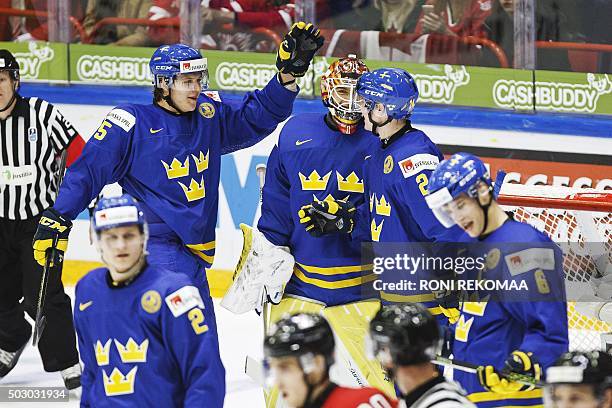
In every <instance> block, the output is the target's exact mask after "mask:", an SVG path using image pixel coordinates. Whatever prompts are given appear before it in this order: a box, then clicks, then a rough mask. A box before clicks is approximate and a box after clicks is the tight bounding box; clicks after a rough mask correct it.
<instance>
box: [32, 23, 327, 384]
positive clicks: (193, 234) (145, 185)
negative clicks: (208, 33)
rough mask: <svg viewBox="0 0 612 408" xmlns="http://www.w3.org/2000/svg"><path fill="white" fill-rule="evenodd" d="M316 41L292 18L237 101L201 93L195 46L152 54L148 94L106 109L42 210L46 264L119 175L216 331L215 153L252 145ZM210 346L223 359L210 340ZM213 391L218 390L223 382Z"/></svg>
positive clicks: (278, 116)
mask: <svg viewBox="0 0 612 408" xmlns="http://www.w3.org/2000/svg"><path fill="white" fill-rule="evenodd" d="M322 44H323V38H322V37H321V36H320V35H319V31H318V30H317V29H315V28H314V27H313V26H312V24H305V23H303V22H300V23H296V24H294V25H293V27H292V28H291V30H290V32H289V33H288V34H287V35H286V36H285V39H284V41H283V43H282V44H281V45H280V47H279V51H278V54H277V60H276V65H277V67H278V69H279V74H278V75H276V76H274V77H273V78H272V79H271V80H270V82H269V83H268V84H267V85H266V86H265V87H264V88H263V89H262V90H257V91H254V92H249V93H247V94H246V95H245V97H244V99H243V101H242V103H240V104H230V103H225V102H222V101H221V98H220V97H219V94H218V93H216V92H204V93H202V90H203V89H205V88H206V82H207V81H206V80H207V78H208V70H207V62H206V59H205V58H202V55H201V54H200V52H199V51H197V50H195V49H193V48H190V47H188V46H186V45H181V44H176V45H165V46H161V47H159V48H158V49H157V50H156V51H155V52H154V54H153V56H152V58H151V61H150V63H149V66H150V68H151V72H152V74H153V78H154V93H153V95H154V101H153V103H152V104H149V105H136V104H126V105H120V106H118V107H116V108H115V109H113V110H112V111H111V112H110V113H109V114H108V115H107V116H106V118H105V119H104V120H103V122H102V124H101V125H100V127H99V128H98V130H97V132H96V133H95V134H94V135H93V137H92V138H91V139H90V140H89V141H88V143H87V145H86V147H85V149H84V150H83V154H82V155H81V157H80V159H79V160H78V161H77V162H76V163H75V164H74V165H73V166H72V167H71V168H70V169H69V171H68V172H67V174H66V177H65V179H64V182H63V184H62V186H61V188H60V191H59V195H58V198H57V200H56V202H55V205H54V207H52V208H49V209H47V210H46V211H45V212H44V213H43V214H42V217H41V221H40V223H39V226H38V230H37V232H36V234H35V236H34V243H33V247H34V257H35V259H36V260H37V261H38V262H39V263H41V264H44V263H45V257H46V256H47V252H48V250H49V249H50V247H51V246H52V245H53V242H54V241H57V249H58V250H57V251H56V253H59V254H60V256H58V257H57V259H55V260H54V262H59V261H61V254H62V253H63V252H64V251H65V250H66V247H67V241H68V234H69V231H70V228H71V225H72V223H71V220H72V219H74V218H76V217H77V215H78V214H79V213H80V212H81V211H82V210H83V209H84V208H85V207H86V206H87V204H88V203H89V202H90V201H91V200H92V199H93V198H94V197H96V196H97V195H98V193H99V192H100V191H101V190H102V188H103V187H104V185H106V184H111V183H114V182H118V183H119V185H121V187H122V188H123V190H124V191H125V192H126V193H129V194H131V195H132V196H133V197H134V198H136V199H137V200H139V202H140V203H141V204H142V207H143V211H144V213H145V215H146V217H147V220H148V222H149V227H150V235H151V236H150V241H149V250H150V261H151V263H152V264H155V265H157V266H160V267H163V268H165V269H168V270H169V271H172V272H182V273H185V274H187V275H188V276H189V277H190V278H191V279H193V280H194V282H196V283H197V285H198V287H199V288H200V289H201V294H202V298H203V300H204V304H205V308H204V317H205V320H206V322H205V324H207V325H208V328H209V331H210V333H212V336H211V337H216V323H215V316H214V310H213V303H212V300H211V298H210V294H209V289H208V283H207V281H206V268H208V267H210V266H211V264H212V263H213V258H214V253H215V226H216V223H217V207H218V190H219V177H220V167H221V155H222V154H227V153H231V152H233V151H236V150H239V149H242V148H245V147H248V146H251V145H254V144H255V143H257V142H259V141H260V140H261V139H263V138H264V137H265V136H266V135H268V134H270V133H271V132H272V131H273V130H274V128H275V127H276V126H277V124H278V123H280V122H281V121H283V120H285V119H286V118H287V117H289V115H290V113H291V110H292V105H293V101H294V100H295V97H296V95H297V86H296V84H295V77H299V76H303V75H305V73H306V71H307V70H308V66H309V64H310V61H311V60H312V58H313V56H314V54H315V52H316V51H317V50H318V49H319V48H320V47H321V45H322ZM213 343H214V342H213ZM209 352H210V353H211V355H216V356H217V358H218V359H220V358H219V352H218V347H217V345H216V344H212V345H211V347H210V349H209ZM219 364H220V361H219ZM214 392H216V393H219V394H220V395H223V393H224V389H223V387H217V388H215V390H214Z"/></svg>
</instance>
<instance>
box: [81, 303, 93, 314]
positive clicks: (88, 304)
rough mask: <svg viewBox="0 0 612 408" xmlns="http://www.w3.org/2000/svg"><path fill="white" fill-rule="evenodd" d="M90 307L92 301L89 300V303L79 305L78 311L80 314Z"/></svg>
mask: <svg viewBox="0 0 612 408" xmlns="http://www.w3.org/2000/svg"><path fill="white" fill-rule="evenodd" d="M91 305H93V300H90V301H89V302H85V303H79V310H80V311H81V312H82V311H83V310H85V309H87V308H88V307H89V306H91Z"/></svg>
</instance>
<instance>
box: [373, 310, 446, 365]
mask: <svg viewBox="0 0 612 408" xmlns="http://www.w3.org/2000/svg"><path fill="white" fill-rule="evenodd" d="M370 337H371V339H372V342H373V344H372V347H373V349H374V350H372V351H373V352H374V355H375V356H377V357H379V356H380V353H385V352H387V351H388V353H389V356H388V357H389V358H390V359H391V361H389V362H388V363H389V364H392V365H394V366H409V365H413V364H421V363H425V362H428V361H431V359H433V358H434V357H435V356H436V354H438V352H439V350H440V348H441V346H442V339H441V336H440V330H439V328H438V324H437V322H436V319H435V318H434V317H433V316H432V314H431V313H430V312H429V311H428V310H427V308H426V307H424V306H423V305H421V304H419V303H403V304H400V305H389V306H383V307H381V308H380V310H379V311H378V313H376V316H374V319H372V321H371V322H370ZM379 358H380V357H379ZM383 364H384V362H383Z"/></svg>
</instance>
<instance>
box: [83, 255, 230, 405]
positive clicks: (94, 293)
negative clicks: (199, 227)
mask: <svg viewBox="0 0 612 408" xmlns="http://www.w3.org/2000/svg"><path fill="white" fill-rule="evenodd" d="M203 307H204V304H203V302H202V298H201V297H200V294H199V291H198V289H197V288H196V287H195V286H194V283H193V281H192V280H191V279H190V278H188V277H187V276H186V275H183V274H180V273H176V274H173V275H172V279H168V273H167V271H165V270H161V269H159V268H156V267H152V266H147V267H145V268H144V270H143V271H142V272H141V273H140V274H139V275H137V276H136V277H135V279H134V280H133V281H132V282H131V283H130V284H129V285H127V286H113V283H112V281H111V280H110V276H109V272H108V269H106V268H99V269H95V270H93V271H91V272H90V273H89V274H87V275H86V276H85V277H83V279H81V280H80V281H79V283H78V284H77V287H76V299H75V308H74V321H75V327H76V331H77V334H78V338H79V352H80V355H81V359H82V361H83V363H84V369H83V375H82V377H81V383H82V387H83V393H82V397H81V406H83V407H89V406H92V407H98V406H106V407H134V406H147V407H183V406H186V407H222V406H223V400H224V394H225V393H224V390H225V382H224V381H225V373H224V369H223V366H222V365H221V363H220V362H219V360H218V359H217V358H213V359H211V358H210V356H211V352H210V350H211V349H214V347H216V339H215V338H214V335H213V334H211V333H210V332H208V326H207V322H206V321H205V320H204V315H203V312H202V308H203ZM213 354H214V353H213ZM213 357H214V356H213Z"/></svg>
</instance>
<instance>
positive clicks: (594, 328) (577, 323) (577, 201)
mask: <svg viewBox="0 0 612 408" xmlns="http://www.w3.org/2000/svg"><path fill="white" fill-rule="evenodd" d="M498 201H499V203H500V204H502V205H503V207H504V209H505V210H507V211H512V212H513V214H514V218H515V220H517V221H521V222H527V223H529V224H531V225H533V226H534V227H535V228H537V229H538V230H540V231H542V232H544V233H546V234H547V235H548V236H549V237H550V238H551V239H552V240H553V241H555V242H556V243H557V244H559V246H560V247H561V249H562V250H563V253H564V261H563V262H564V264H563V266H564V271H565V282H566V289H567V291H568V300H570V301H568V326H569V340H570V350H581V351H588V350H595V349H602V348H603V347H604V343H603V339H604V337H605V336H606V334H609V333H611V332H612V327H611V326H610V325H609V324H606V323H605V322H603V321H601V320H599V319H596V318H593V317H587V316H585V315H583V314H581V313H579V312H578V311H577V310H576V302H575V301H571V300H572V299H573V300H575V299H580V298H581V296H582V295H584V296H589V295H593V293H594V292H593V285H592V279H593V278H595V279H596V278H600V277H601V276H602V275H603V274H605V273H612V259H611V258H610V256H611V255H610V254H611V253H612V194H610V193H602V192H596V191H594V190H577V189H571V188H567V187H552V186H526V185H519V184H505V185H504V186H503V188H502V190H501V194H500V196H499V197H498ZM606 271H607V272H606ZM579 306H581V305H579Z"/></svg>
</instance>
